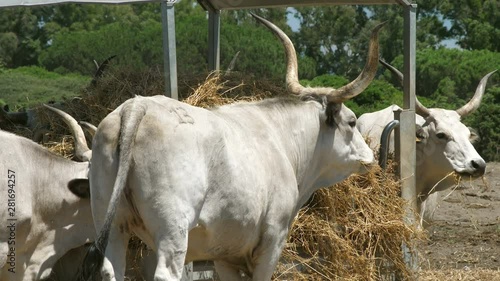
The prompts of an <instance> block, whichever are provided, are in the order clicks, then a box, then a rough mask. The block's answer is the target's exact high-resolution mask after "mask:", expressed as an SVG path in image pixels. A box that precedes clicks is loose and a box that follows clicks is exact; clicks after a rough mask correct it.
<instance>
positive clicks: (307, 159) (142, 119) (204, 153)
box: [80, 15, 382, 281]
mask: <svg viewBox="0 0 500 281" xmlns="http://www.w3.org/2000/svg"><path fill="white" fill-rule="evenodd" d="M254 17H255V18H256V19H257V20H258V21H260V22H261V23H263V24H264V25H265V26H267V27H268V28H269V29H271V30H272V31H273V33H274V34H275V35H276V36H278V38H279V39H280V40H281V42H282V43H283V45H284V46H285V52H286V55H287V75H286V83H287V86H288V88H289V90H290V92H291V93H293V94H294V95H293V96H291V97H289V98H285V99H283V98H281V99H268V100H264V101H260V102H248V103H237V104H231V105H225V106H220V107H215V108H211V109H208V110H207V109H202V108H198V107H193V106H190V105H188V104H185V103H182V102H179V101H176V100H172V99H169V98H166V97H164V96H155V97H136V98H133V99H130V100H128V101H127V102H125V103H124V104H122V105H121V106H120V107H118V108H117V109H116V110H115V111H113V112H112V113H111V114H109V115H108V116H107V117H106V118H105V119H104V120H103V121H102V122H101V124H100V125H99V127H98V129H97V132H96V134H95V136H94V140H93V146H92V165H91V170H90V175H89V178H90V188H91V196H92V198H91V204H92V212H93V216H94V222H95V226H96V229H97V230H98V232H99V236H98V239H97V241H96V243H95V245H94V246H93V247H91V250H90V251H89V253H88V256H87V257H86V262H85V264H84V265H83V270H82V275H81V276H80V280H87V278H89V276H91V275H93V274H96V273H98V272H99V271H100V272H101V276H102V277H103V279H104V280H123V279H124V271H125V260H126V259H125V256H126V250H127V242H128V240H129V238H130V235H131V233H135V234H136V235H137V236H138V237H139V238H140V239H142V240H143V241H144V242H145V243H146V244H147V245H148V246H149V247H151V248H152V249H153V250H154V252H155V253H156V255H157V266H156V271H155V274H154V280H156V281H164V280H170V281H172V280H179V279H180V278H181V274H182V270H183V266H184V264H185V263H186V262H190V261H196V260H214V263H215V267H216V270H217V273H218V275H219V276H220V278H221V279H222V280H242V277H241V272H244V273H245V274H246V275H247V276H251V277H252V280H259V281H263V280H270V279H271V276H272V274H273V271H274V269H275V267H276V264H277V262H278V259H279V257H280V254H281V250H282V249H283V247H284V245H285V242H286V238H287V235H288V230H289V227H290V225H291V223H292V221H293V219H294V217H295V215H296V214H297V212H298V211H299V209H300V207H301V206H302V205H303V204H304V203H305V202H306V201H307V200H308V198H309V197H310V196H311V194H312V193H313V192H314V191H315V190H317V189H319V188H321V187H326V186H329V185H332V184H334V183H337V182H339V181H341V180H343V179H345V178H346V177H348V176H349V175H351V174H352V173H359V172H364V171H366V170H367V167H366V166H370V165H372V164H373V160H374V158H373V152H372V151H371V150H370V148H369V147H368V145H367V144H366V143H365V142H364V140H363V138H362V136H361V134H360V133H359V132H358V130H357V129H356V116H355V115H354V113H353V112H352V111H351V110H349V109H348V108H347V107H346V106H344V105H343V103H342V102H343V101H346V100H348V99H350V98H352V97H354V96H356V95H358V94H360V93H361V92H362V91H363V90H364V89H365V88H366V87H367V86H368V85H369V84H370V82H371V81H372V80H373V78H374V76H375V73H376V70H377V65H378V50H379V47H378V40H377V39H378V32H379V30H380V28H381V26H382V25H379V26H377V27H375V28H374V30H373V32H372V35H371V38H370V46H369V54H368V61H367V63H366V65H365V68H364V69H363V71H362V73H361V74H360V75H359V76H358V78H356V79H355V80H354V81H352V82H351V83H349V84H348V85H346V86H344V87H341V88H339V89H333V88H306V87H303V86H302V85H300V83H299V81H298V73H297V69H298V68H297V57H296V53H295V49H294V47H293V45H292V42H291V41H290V39H289V38H288V37H287V36H286V35H285V33H284V32H283V31H281V30H280V29H279V28H278V27H276V26H275V25H274V24H272V23H270V22H268V21H267V20H265V19H263V18H260V17H258V16H255V15H254Z"/></svg>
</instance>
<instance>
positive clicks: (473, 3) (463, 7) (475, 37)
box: [440, 0, 500, 52]
mask: <svg viewBox="0 0 500 281" xmlns="http://www.w3.org/2000/svg"><path fill="white" fill-rule="evenodd" d="M440 11H441V12H442V14H443V15H444V16H445V17H446V18H447V19H449V20H450V21H451V22H452V26H451V30H450V31H451V33H452V35H453V36H454V37H455V38H457V39H458V43H459V44H460V47H462V48H464V49H467V50H480V49H487V50H490V51H497V52H498V51H500V0H446V1H442V3H441V5H440Z"/></svg>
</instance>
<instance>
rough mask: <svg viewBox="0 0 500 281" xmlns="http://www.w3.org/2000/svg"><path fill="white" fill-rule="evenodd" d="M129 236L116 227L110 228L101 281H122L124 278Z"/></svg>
mask: <svg viewBox="0 0 500 281" xmlns="http://www.w3.org/2000/svg"><path fill="white" fill-rule="evenodd" d="M129 240H130V234H128V233H126V232H123V228H122V231H120V229H119V228H118V227H116V226H112V227H111V231H110V233H109V240H108V245H107V246H106V253H105V255H104V262H103V266H102V269H101V276H102V280H103V281H122V280H124V278H125V266H126V258H127V247H128V241H129Z"/></svg>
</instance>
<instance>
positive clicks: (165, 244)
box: [154, 223, 188, 281]
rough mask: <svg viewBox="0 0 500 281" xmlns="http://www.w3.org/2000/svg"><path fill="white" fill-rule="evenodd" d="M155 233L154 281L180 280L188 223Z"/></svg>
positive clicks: (184, 256)
mask: <svg viewBox="0 0 500 281" xmlns="http://www.w3.org/2000/svg"><path fill="white" fill-rule="evenodd" d="M160 233H161V234H159V235H157V238H156V245H157V247H158V249H157V264H156V270H155V275H154V281H174V280H181V278H182V271H183V269H184V260H185V258H186V251H187V241H188V224H187V223H186V224H185V225H183V226H181V227H177V229H175V228H168V229H165V231H160Z"/></svg>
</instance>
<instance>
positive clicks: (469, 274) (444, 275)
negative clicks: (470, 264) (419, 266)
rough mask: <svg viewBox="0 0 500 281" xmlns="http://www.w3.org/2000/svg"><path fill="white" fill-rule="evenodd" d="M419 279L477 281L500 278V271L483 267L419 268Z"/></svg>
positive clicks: (422, 280)
mask: <svg viewBox="0 0 500 281" xmlns="http://www.w3.org/2000/svg"><path fill="white" fill-rule="evenodd" d="M418 280H419V281H443V280H453V281H479V280H490V281H498V280H500V271H499V270H492V269H483V268H465V269H446V270H421V271H420V272H419V274H418Z"/></svg>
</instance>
